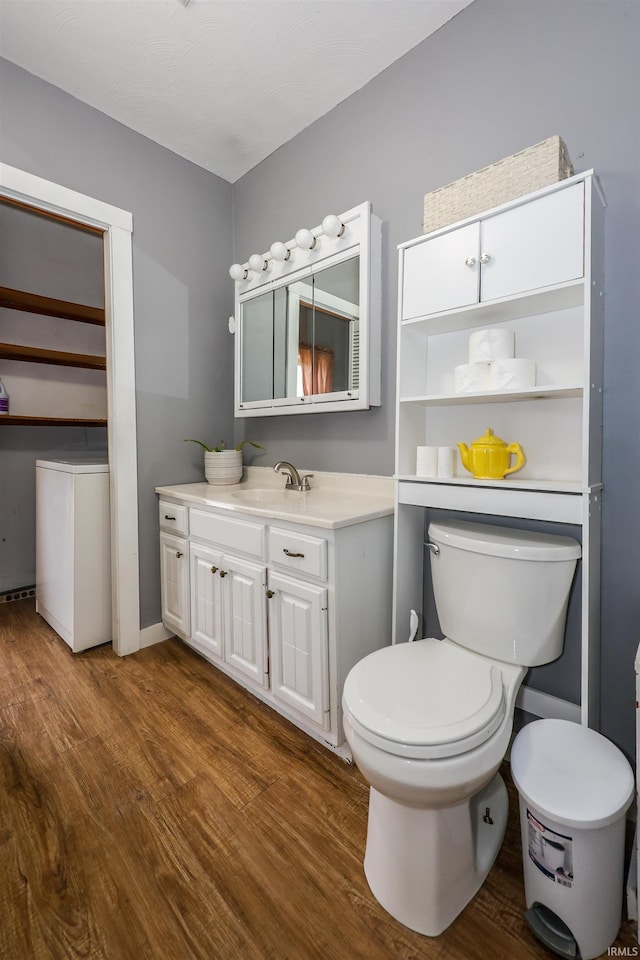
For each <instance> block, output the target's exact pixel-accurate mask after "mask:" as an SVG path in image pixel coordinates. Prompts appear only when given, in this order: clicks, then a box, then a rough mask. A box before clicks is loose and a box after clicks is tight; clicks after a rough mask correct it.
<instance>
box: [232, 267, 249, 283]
mask: <svg viewBox="0 0 640 960" xmlns="http://www.w3.org/2000/svg"><path fill="white" fill-rule="evenodd" d="M229 275H230V277H231V279H232V280H246V279H247V276H248V272H247V269H246V267H243V266H242V264H241V263H234V264H232V265H231V266H230V267H229Z"/></svg>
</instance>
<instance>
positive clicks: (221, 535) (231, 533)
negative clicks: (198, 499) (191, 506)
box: [189, 510, 265, 558]
mask: <svg viewBox="0 0 640 960" xmlns="http://www.w3.org/2000/svg"><path fill="white" fill-rule="evenodd" d="M190 513H191V516H190V520H189V525H190V527H191V536H192V537H199V539H201V540H212V541H213V542H214V543H216V544H218V545H219V546H221V547H227V548H231V549H232V550H240V551H242V553H249V554H251V555H252V556H254V557H261V558H264V555H265V528H264V527H263V526H262V524H260V523H250V522H249V521H248V520H237V519H236V518H235V517H222V516H220V514H217V513H205V512H204V510H191V511H190Z"/></svg>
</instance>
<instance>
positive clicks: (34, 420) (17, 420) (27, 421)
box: [0, 413, 107, 427]
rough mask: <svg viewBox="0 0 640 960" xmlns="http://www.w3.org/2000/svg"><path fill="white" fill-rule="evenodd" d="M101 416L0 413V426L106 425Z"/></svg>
mask: <svg viewBox="0 0 640 960" xmlns="http://www.w3.org/2000/svg"><path fill="white" fill-rule="evenodd" d="M106 425H107V421H106V419H103V418H98V417H96V418H87V417H20V416H15V415H14V414H12V413H11V414H0V426H5V427H106Z"/></svg>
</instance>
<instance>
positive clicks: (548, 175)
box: [423, 136, 573, 233]
mask: <svg viewBox="0 0 640 960" xmlns="http://www.w3.org/2000/svg"><path fill="white" fill-rule="evenodd" d="M572 174H573V165H572V163H571V160H570V158H569V154H568V152H567V148H566V146H565V144H564V143H563V141H562V139H561V138H560V137H559V136H554V137H549V138H548V139H547V140H543V141H541V143H536V144H534V146H532V147H527V148H526V149H525V150H520V151H519V152H518V153H514V154H513V156H511V157H505V159H504V160H499V161H498V162H497V163H492V164H491V165H490V166H488V167H483V168H482V170H477V171H476V172H475V173H470V174H468V175H467V176H466V177H462V178H461V179H460V180H455V181H454V182H453V183H448V184H446V186H444V187H439V188H438V189H437V190H433V191H432V192H431V193H427V194H425V198H424V223H423V231H424V233H431V232H432V231H433V230H439V229H440V228H441V227H446V226H447V225H448V224H450V223H457V222H458V221H459V220H465V219H466V218H467V217H473V216H475V214H477V213H482V212H483V211H484V210H489V209H491V208H492V207H497V206H500V204H502V203H508V202H509V200H516V199H517V198H518V197H521V196H524V194H526V193H532V192H533V191H534V190H541V189H542V188H543V187H548V186H550V185H551V184H552V183H557V182H558V181H559V180H565V179H566V178H567V177H570V176H571V175H572Z"/></svg>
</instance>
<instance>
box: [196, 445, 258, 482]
mask: <svg viewBox="0 0 640 960" xmlns="http://www.w3.org/2000/svg"><path fill="white" fill-rule="evenodd" d="M184 442H185V443H197V444H199V445H200V446H201V447H202V449H203V450H204V475H205V477H206V478H207V483H210V484H212V485H213V486H222V485H224V484H229V483H240V481H241V480H242V448H243V447H244V445H245V443H249V444H251V446H252V447H255V448H256V449H257V450H264V447H263V446H262V445H261V444H259V443H255V442H254V441H253V440H242V442H241V443H239V444H238V446H237V447H236V448H235V449H234V450H225V447H224V440H223V441H222V443H221V444H219V446H217V447H210V446H208V445H207V444H206V443H203V442H202V440H193V439H192V438H188V439H186V440H185V441H184Z"/></svg>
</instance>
